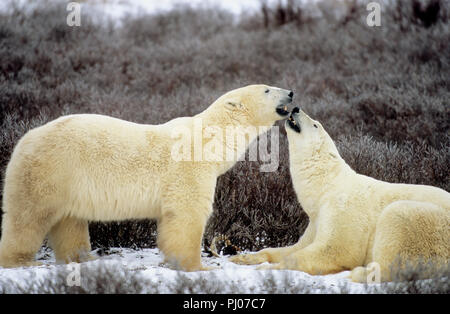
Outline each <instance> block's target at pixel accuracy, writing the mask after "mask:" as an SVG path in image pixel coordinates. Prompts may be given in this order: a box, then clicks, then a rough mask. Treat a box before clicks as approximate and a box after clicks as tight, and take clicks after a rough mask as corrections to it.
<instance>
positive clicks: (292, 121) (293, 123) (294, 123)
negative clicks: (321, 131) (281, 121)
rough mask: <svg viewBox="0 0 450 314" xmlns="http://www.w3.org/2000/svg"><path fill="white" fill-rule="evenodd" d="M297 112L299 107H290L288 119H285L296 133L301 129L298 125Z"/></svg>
mask: <svg viewBox="0 0 450 314" xmlns="http://www.w3.org/2000/svg"><path fill="white" fill-rule="evenodd" d="M299 112H300V109H299V108H298V107H295V108H294V109H292V112H291V114H290V115H289V119H287V120H286V123H287V125H288V126H289V127H290V128H291V129H292V130H294V131H295V132H297V133H300V132H301V130H302V129H301V127H300V121H299V119H298V114H299Z"/></svg>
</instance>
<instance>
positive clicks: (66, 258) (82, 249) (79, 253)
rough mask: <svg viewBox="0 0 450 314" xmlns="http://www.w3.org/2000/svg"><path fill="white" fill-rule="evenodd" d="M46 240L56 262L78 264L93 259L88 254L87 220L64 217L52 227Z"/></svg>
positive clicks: (89, 248) (89, 246)
mask: <svg viewBox="0 0 450 314" xmlns="http://www.w3.org/2000/svg"><path fill="white" fill-rule="evenodd" d="M48 239H49V242H50V246H51V247H52V249H53V250H54V252H55V257H56V261H57V262H63V263H70V262H77V263H79V262H84V261H87V260H92V259H93V256H91V255H90V254H89V252H90V251H91V244H90V240H89V229H88V221H87V220H83V219H78V218H75V217H65V218H63V219H61V220H60V221H59V222H58V223H56V224H55V225H54V226H53V227H52V229H51V230H50V232H49V234H48Z"/></svg>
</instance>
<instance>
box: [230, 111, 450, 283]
mask: <svg viewBox="0 0 450 314" xmlns="http://www.w3.org/2000/svg"><path fill="white" fill-rule="evenodd" d="M293 116H294V118H295V121H296V123H297V124H298V125H300V128H301V131H300V133H299V132H296V131H294V130H293V129H292V128H291V127H290V126H289V125H288V124H287V125H286V131H287V135H288V140H289V154H290V171H291V176H292V181H293V184H294V188H295V191H296V193H297V198H298V200H299V202H300V204H301V205H302V207H303V209H304V210H305V212H306V213H307V214H308V216H309V219H310V222H309V225H308V227H307V229H306V231H305V233H304V234H303V236H302V237H301V238H300V240H299V241H298V243H296V244H295V245H292V246H289V247H284V248H269V249H264V250H262V251H259V252H257V253H255V254H246V255H238V256H236V257H233V258H232V260H233V261H234V262H237V263H242V264H258V263H263V262H270V263H276V264H271V265H270V266H269V267H267V268H272V269H294V270H301V271H305V272H308V273H310V274H329V273H335V272H339V271H343V270H353V271H352V279H353V280H354V281H358V282H366V281H367V280H368V279H370V280H372V278H368V276H369V275H370V276H376V273H375V271H376V269H377V267H376V266H375V265H378V266H379V268H378V269H379V270H380V274H379V275H380V280H381V281H389V280H391V278H392V277H391V267H394V268H395V267H396V265H397V271H398V270H399V269H402V268H403V267H405V265H410V266H414V265H415V264H417V263H419V262H429V261H431V262H432V264H433V265H435V266H439V267H442V266H444V267H445V266H446V265H448V261H449V258H450V242H449V241H450V194H449V193H448V192H446V191H444V190H442V189H439V188H436V187H432V186H425V185H412V184H393V183H388V182H383V181H379V180H375V179H373V178H370V177H367V176H364V175H360V174H357V173H356V172H355V171H353V170H352V169H351V168H350V167H349V166H348V165H347V164H346V163H345V161H344V160H343V159H342V158H341V157H340V156H339V153H338V151H337V149H336V146H335V144H334V143H333V141H332V139H331V138H330V136H329V135H328V134H327V132H326V131H325V130H324V129H323V127H322V126H321V125H320V123H319V122H317V121H314V120H312V119H311V118H309V117H308V116H307V115H306V114H304V113H303V112H302V111H300V113H298V114H294V115H293ZM314 125H315V126H314ZM371 262H376V263H378V264H370V263H371ZM369 264H370V265H369ZM398 266H399V267H398ZM262 268H264V267H262Z"/></svg>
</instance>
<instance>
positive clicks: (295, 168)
mask: <svg viewBox="0 0 450 314" xmlns="http://www.w3.org/2000/svg"><path fill="white" fill-rule="evenodd" d="M290 151H291V153H290V171H291V177H292V181H293V185H294V189H295V191H296V193H297V197H298V200H299V202H300V203H301V204H302V207H303V209H304V210H305V212H306V213H307V214H308V215H310V216H311V215H312V216H313V215H314V214H313V213H312V211H314V205H312V204H319V203H320V202H319V200H320V199H321V198H322V196H323V195H325V194H326V192H327V191H328V190H329V188H330V186H332V185H333V184H335V182H336V181H337V180H338V178H339V177H340V176H341V175H342V174H343V173H347V172H354V171H353V170H352V169H351V168H350V167H349V166H348V165H347V163H346V162H345V161H344V160H343V159H342V157H341V156H340V155H339V153H338V152H337V150H336V151H334V150H331V151H330V150H329V149H328V148H326V147H325V148H324V147H320V148H318V149H317V150H316V151H314V152H313V153H312V154H308V155H306V156H305V155H304V154H302V150H301V148H300V147H290Z"/></svg>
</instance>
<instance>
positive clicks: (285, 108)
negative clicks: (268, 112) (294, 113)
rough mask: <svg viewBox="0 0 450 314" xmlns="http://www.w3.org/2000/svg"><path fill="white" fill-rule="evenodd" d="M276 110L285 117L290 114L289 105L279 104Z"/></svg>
mask: <svg viewBox="0 0 450 314" xmlns="http://www.w3.org/2000/svg"><path fill="white" fill-rule="evenodd" d="M276 112H277V113H278V114H279V115H280V116H283V117H285V116H287V115H288V114H289V110H288V106H287V105H279V106H277V109H276Z"/></svg>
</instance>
